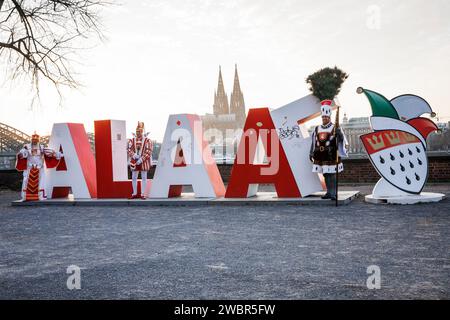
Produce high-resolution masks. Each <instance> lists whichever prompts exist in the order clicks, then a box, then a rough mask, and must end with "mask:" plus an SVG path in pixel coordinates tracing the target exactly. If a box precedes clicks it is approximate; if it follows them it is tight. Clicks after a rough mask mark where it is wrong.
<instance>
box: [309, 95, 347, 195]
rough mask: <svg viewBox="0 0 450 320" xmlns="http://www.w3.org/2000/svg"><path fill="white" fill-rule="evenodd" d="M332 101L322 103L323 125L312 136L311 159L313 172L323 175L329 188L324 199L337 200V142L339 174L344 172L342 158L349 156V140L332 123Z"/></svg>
mask: <svg viewBox="0 0 450 320" xmlns="http://www.w3.org/2000/svg"><path fill="white" fill-rule="evenodd" d="M331 104H332V101H331V100H323V101H322V102H321V105H322V106H321V108H320V110H321V114H322V124H321V125H319V126H317V127H316V128H315V129H314V131H313V135H312V143H311V150H310V158H311V161H312V162H313V169H312V171H313V172H318V173H322V174H323V176H324V178H325V185H326V187H327V192H326V194H325V195H324V196H323V197H322V199H331V200H336V196H337V195H336V140H335V139H337V147H338V152H339V157H338V165H337V167H338V172H342V171H343V170H344V166H343V164H342V161H341V157H346V156H347V146H348V142H347V138H346V137H345V135H344V132H343V131H342V129H341V128H340V127H338V128H336V129H335V126H334V124H333V123H332V122H331Z"/></svg>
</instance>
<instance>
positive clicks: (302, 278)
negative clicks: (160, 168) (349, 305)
mask: <svg viewBox="0 0 450 320" xmlns="http://www.w3.org/2000/svg"><path fill="white" fill-rule="evenodd" d="M370 188H371V187H369V186H358V187H354V186H347V187H344V188H343V189H347V190H351V189H353V190H354V189H359V190H361V192H362V193H363V194H364V193H365V194H367V193H368V192H369V190H370ZM432 189H433V190H434V191H438V192H444V193H446V194H447V196H450V185H439V186H434V187H432ZM426 190H428V191H429V190H430V187H428V188H427V189H426ZM16 197H17V194H16V193H12V192H10V191H0V299H16V298H33V299H36V298H37V299H41V298H50V299H60V298H69V299H70V298H75V299H78V298H82V299H89V298H102V299H103V298H106V299H110V298H151V299H164V298H167V299H172V298H177V299H222V298H223V299H229V298H242V299H262V298H264V299H266V298H267V299H280V298H283V299H305V298H306V299H330V298H337V299H355V298H362V299H385V298H393V299H400V298H401V299H436V298H437V299H449V298H450V251H449V244H450V200H449V199H448V198H447V199H446V200H444V201H443V202H441V203H438V204H421V205H414V206H379V205H371V204H366V203H364V202H362V199H358V200H356V201H355V202H353V203H352V204H350V205H348V206H345V207H338V208H334V207H324V206H322V207H314V206H299V207H295V206H286V207H270V206H267V207H261V206H258V207H252V206H232V207H220V206H217V207H151V208H148V207H100V208H90V207H86V208H80V207H37V208H32V207H30V208H26V207H11V206H10V202H11V201H12V200H13V199H15V198H16ZM73 264H75V265H78V266H79V267H80V268H81V286H82V288H81V290H68V289H67V287H66V280H67V277H68V275H67V274H66V268H67V267H68V266H69V265H73ZM369 265H377V266H379V267H380V268H381V289H379V290H369V289H367V287H366V279H367V277H368V275H367V273H366V269H367V267H368V266H369Z"/></svg>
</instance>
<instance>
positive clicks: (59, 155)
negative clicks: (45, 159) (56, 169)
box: [56, 151, 64, 160]
mask: <svg viewBox="0 0 450 320" xmlns="http://www.w3.org/2000/svg"><path fill="white" fill-rule="evenodd" d="M61 157H64V155H63V154H62V152H59V151H58V152H56V159H58V160H59V159H61Z"/></svg>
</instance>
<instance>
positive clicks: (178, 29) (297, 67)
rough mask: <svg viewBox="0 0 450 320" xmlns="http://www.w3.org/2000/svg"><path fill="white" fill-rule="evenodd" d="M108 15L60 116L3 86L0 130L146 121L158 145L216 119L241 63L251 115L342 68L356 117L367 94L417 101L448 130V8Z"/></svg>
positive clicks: (203, 4)
mask: <svg viewBox="0 0 450 320" xmlns="http://www.w3.org/2000/svg"><path fill="white" fill-rule="evenodd" d="M102 15H103V25H104V27H105V34H106V36H107V38H108V39H107V40H106V41H105V42H103V43H99V44H98V45H97V46H96V47H94V48H92V49H88V50H84V51H83V52H81V53H80V61H81V62H82V66H80V67H79V68H78V69H77V71H78V72H79V73H80V77H79V79H80V80H81V82H82V83H83V84H84V87H83V88H82V89H81V90H80V91H72V92H66V95H65V99H64V101H63V107H60V106H58V99H57V97H56V95H55V93H54V91H52V89H51V87H50V88H47V87H46V86H45V85H43V88H42V100H41V101H42V102H41V104H42V105H41V106H40V107H39V108H34V110H31V109H30V99H31V96H30V94H29V91H28V90H27V89H26V86H21V85H20V83H17V82H15V83H13V84H11V83H10V82H6V83H5V82H4V79H1V80H2V82H0V84H1V86H0V107H1V108H0V122H3V123H6V124H9V125H12V126H14V127H17V128H18V129H21V130H22V131H25V132H27V133H32V132H33V131H34V130H38V132H39V133H41V134H43V135H44V134H48V133H50V131H51V126H52V124H53V123H54V122H82V123H84V124H85V127H86V129H87V131H92V130H93V121H94V120H96V119H98V120H100V119H120V120H126V121H127V131H128V132H129V133H131V132H132V131H133V130H134V128H135V126H136V122H137V121H138V120H142V121H144V122H145V124H146V127H147V131H150V132H151V137H152V138H156V139H158V140H159V141H161V140H162V137H163V135H164V130H165V126H166V122H167V118H168V115H169V114H174V113H196V114H200V115H201V114H204V113H207V112H210V113H211V112H212V103H213V95H214V90H215V88H216V86H217V76H218V67H219V65H221V66H222V73H223V77H224V83H225V90H226V92H227V93H228V94H230V93H231V90H232V85H233V75H234V64H235V63H237V64H238V68H239V76H240V81H241V88H242V90H243V92H244V98H245V102H246V107H247V110H248V109H249V108H252V107H269V108H277V107H280V106H282V105H285V104H287V103H289V102H291V101H293V100H295V99H298V98H301V97H302V96H304V95H306V94H308V89H307V85H306V83H305V81H304V80H305V78H306V77H307V76H308V75H309V74H310V73H312V72H314V71H316V70H317V69H319V68H322V67H326V66H334V65H337V66H338V67H340V68H342V69H343V70H344V71H346V72H347V73H349V74H350V77H349V78H348V80H347V81H346V82H345V83H344V85H343V89H342V92H341V94H340V95H339V97H338V98H339V101H340V102H341V105H342V107H343V112H346V113H347V114H348V116H349V117H357V116H370V114H371V111H370V107H369V104H368V102H367V100H366V99H365V98H364V97H363V96H362V95H357V94H356V88H357V87H358V86H363V87H365V88H368V89H372V90H375V91H378V92H380V93H382V94H384V95H385V96H386V97H388V98H393V97H395V96H397V95H400V94H404V93H413V94H417V95H420V96H422V97H423V98H425V99H426V100H427V101H428V102H429V103H430V104H431V106H432V108H433V109H434V110H435V111H436V112H437V113H438V115H439V116H440V120H442V121H450V106H449V105H450V58H449V57H450V18H449V17H450V1H448V0H432V1H425V0H403V1H402V0H397V1H391V0H384V1H380V0H371V1H365V0H340V1H319V0H315V1H301V0H276V1H275V0H268V1H263V0H247V1H239V0H195V1H194V0H192V1H187V0H170V1H167V0H148V1H135V0H133V1H125V0H123V1H122V3H121V5H119V6H114V7H110V8H108V9H105V10H104V12H103V14H102ZM0 67H1V69H0V70H5V69H6V66H5V65H0ZM3 74H4V73H0V77H1V76H2V75H3Z"/></svg>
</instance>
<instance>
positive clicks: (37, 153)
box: [16, 133, 63, 201]
mask: <svg viewBox="0 0 450 320" xmlns="http://www.w3.org/2000/svg"><path fill="white" fill-rule="evenodd" d="M62 156H63V154H62V153H60V152H57V151H55V150H53V149H50V148H46V147H45V146H44V145H43V144H41V143H39V135H37V134H36V133H35V134H33V135H32V136H31V143H30V144H26V145H25V146H24V147H23V148H22V149H21V150H20V151H19V153H18V154H17V155H16V169H17V170H18V171H23V182H22V200H24V201H35V200H45V199H47V196H46V195H45V190H44V189H45V179H44V178H45V169H44V164H45V166H47V168H48V169H51V168H55V167H56V166H57V165H58V164H59V161H60V159H61V157H62Z"/></svg>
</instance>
